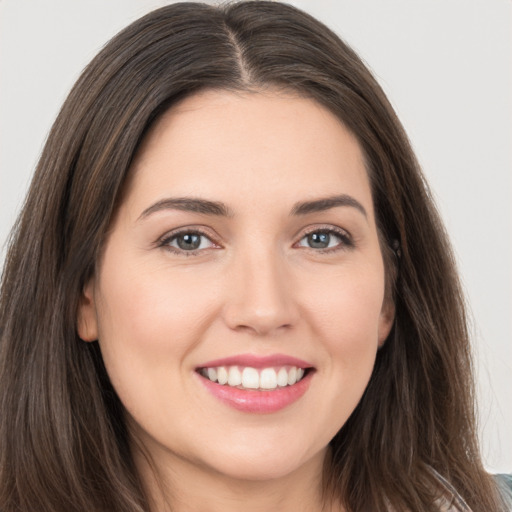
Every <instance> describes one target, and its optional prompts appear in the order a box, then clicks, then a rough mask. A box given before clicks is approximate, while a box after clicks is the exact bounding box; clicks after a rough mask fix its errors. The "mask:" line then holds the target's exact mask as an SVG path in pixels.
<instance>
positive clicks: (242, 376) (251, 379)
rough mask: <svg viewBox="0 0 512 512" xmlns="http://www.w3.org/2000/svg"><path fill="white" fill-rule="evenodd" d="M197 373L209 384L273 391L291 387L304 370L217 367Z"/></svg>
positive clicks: (290, 368)
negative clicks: (216, 383)
mask: <svg viewBox="0 0 512 512" xmlns="http://www.w3.org/2000/svg"><path fill="white" fill-rule="evenodd" d="M199 373H200V374H201V375H202V376H203V377H206V378H207V379H209V380H210V381H211V382H218V383H219V384H221V385H223V386H231V387H234V388H238V389H257V390H273V389H278V388H284V387H286V386H293V385H294V384H296V383H297V382H299V381H300V380H301V379H302V378H303V377H304V374H305V370H304V368H300V367H296V366H282V367H280V368H279V367H278V368H273V367H270V368H260V369H257V368H252V367H250V366H246V367H240V366H229V367H226V366H217V367H209V368H201V369H200V370H199Z"/></svg>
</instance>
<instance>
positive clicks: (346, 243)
mask: <svg viewBox="0 0 512 512" xmlns="http://www.w3.org/2000/svg"><path fill="white" fill-rule="evenodd" d="M315 233H318V234H327V235H330V236H332V235H334V236H335V237H337V238H338V239H339V240H340V242H339V243H338V244H337V245H335V246H334V247H326V248H322V249H321V248H317V249H315V248H313V247H305V246H300V247H304V248H305V249H309V250H311V251H313V252H314V253H316V254H318V253H320V254H326V253H334V252H338V251H342V250H348V249H352V248H354V247H355V244H354V241H353V239H352V237H351V236H350V234H349V233H348V232H347V231H345V230H343V229H340V228H334V227H333V226H329V227H315V228H311V229H309V230H307V231H305V232H304V234H303V235H302V236H301V238H300V240H299V241H298V242H296V243H295V244H294V247H296V246H297V244H299V243H300V242H301V241H302V240H303V239H305V238H306V237H308V236H310V235H312V234H315ZM184 235H192V236H199V237H204V238H206V239H208V240H209V241H210V243H211V244H212V246H213V248H219V247H220V245H218V244H216V243H215V242H214V241H213V240H212V237H211V235H209V234H208V233H206V232H205V231H201V230H199V229H182V230H179V231H174V232H172V233H169V234H167V235H165V236H164V237H163V238H161V239H160V240H158V241H157V246H158V247H162V248H164V249H166V250H168V251H169V252H172V253H174V254H177V255H179V256H185V257H190V256H198V255H199V254H200V253H201V252H202V251H204V250H206V248H203V249H201V248H198V249H193V250H185V249H180V248H177V247H173V246H171V245H170V244H171V243H172V242H173V241H175V240H177V239H178V238H179V237H180V236H184ZM210 248H212V247H208V249H210Z"/></svg>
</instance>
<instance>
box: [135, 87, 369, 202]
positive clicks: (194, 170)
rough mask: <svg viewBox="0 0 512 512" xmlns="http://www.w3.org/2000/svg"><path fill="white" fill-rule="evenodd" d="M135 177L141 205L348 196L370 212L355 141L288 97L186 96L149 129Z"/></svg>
mask: <svg viewBox="0 0 512 512" xmlns="http://www.w3.org/2000/svg"><path fill="white" fill-rule="evenodd" d="M131 176H132V179H131V182H130V186H129V187H128V197H129V198H131V199H133V200H136V201H137V202H139V201H141V202H143V201H146V202H147V201H149V200H151V199H157V198H159V197H163V196H165V195H167V194H172V195H174V196H176V195H181V196H189V195H193V196H204V197H208V198H213V199H215V200H221V201H225V202H227V203H233V202H234V203H237V202H239V203H240V204H241V205H244V204H247V202H251V201H260V202H261V201H263V202H265V200H266V199H268V202H269V205H270V204H271V203H273V202H275V200H276V198H277V197H279V198H280V202H282V204H286V203H287V202H289V203H290V204H291V203H293V202H295V201H296V200H297V199H308V198H314V197H316V196H328V195H333V194H335V193H345V194H347V193H348V194H354V195H357V196H358V199H359V200H360V201H363V202H365V203H366V206H367V208H368V209H369V210H370V211H371V193H370V187H369V182H368V176H367V172H366V168H365V163H364V157H363V154H362V151H361V148H360V146H359V144H358V142H357V139H356V138H355V137H354V136H353V135H352V134H351V133H350V132H349V130H348V129H347V128H346V127H345V126H344V125H343V123H342V122H341V121H340V120H339V119H338V118H337V117H336V116H335V115H333V114H332V113H331V112H330V111H329V110H327V109H326V108H325V107H323V106H322V105H320V104H319V103H317V102H315V101H314V100H311V99H308V98H304V97H300V96H298V95H293V94H290V93H283V92H265V93H261V92H258V93H233V92H228V91H207V92H202V93H200V94H196V95H194V96H191V97H189V98H187V99H185V100H184V101H182V102H181V103H179V104H178V105H175V106H174V107H172V108H171V109H170V110H169V111H167V112H166V113H165V114H164V115H163V116H162V117H161V118H160V119H159V120H158V121H157V123H156V124H155V125H154V126H153V127H152V129H151V130H150V131H149V132H148V134H147V136H146V137H145V139H144V141H143V143H142V145H141V147H140V149H139V151H138V153H137V155H136V158H135V160H134V163H133V165H132V169H131ZM297 196H301V197H297ZM140 206H141V207H142V206H143V205H142V204H141V205H140ZM235 206H236V205H235Z"/></svg>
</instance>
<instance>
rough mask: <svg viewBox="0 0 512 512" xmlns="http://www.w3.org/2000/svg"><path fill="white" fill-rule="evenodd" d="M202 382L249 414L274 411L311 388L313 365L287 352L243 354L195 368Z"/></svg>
mask: <svg viewBox="0 0 512 512" xmlns="http://www.w3.org/2000/svg"><path fill="white" fill-rule="evenodd" d="M196 374H197V375H198V378H199V379H200V382H201V384H202V385H203V386H204V387H205V389H206V390H207V391H208V392H210V393H211V394H212V395H213V396H215V397H216V398H217V399H219V400H220V401H222V402H223V403H225V404H227V405H229V406H230V407H233V408H235V409H237V410H240V411H243V412H248V413H272V412H276V411H279V410H281V409H284V408H285V407H287V406H289V405H291V404H292V403H294V402H296V401H297V400H299V399H300V398H301V397H302V396H303V395H304V393H306V391H307V390H308V388H309V385H310V383H311V379H312V377H313V374H314V368H313V366H312V365H311V364H310V363H308V362H307V361H304V360H302V359H297V358H295V357H291V356H287V355H284V354H273V355H270V356H256V355H253V354H241V355H237V356H231V357H226V358H222V359H216V360H212V361H208V362H206V363H204V364H201V365H200V366H198V367H197V368H196Z"/></svg>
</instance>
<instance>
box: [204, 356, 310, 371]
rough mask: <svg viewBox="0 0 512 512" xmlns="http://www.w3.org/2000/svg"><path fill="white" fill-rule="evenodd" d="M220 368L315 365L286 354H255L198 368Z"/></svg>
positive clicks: (205, 364)
mask: <svg viewBox="0 0 512 512" xmlns="http://www.w3.org/2000/svg"><path fill="white" fill-rule="evenodd" d="M219 366H250V367H251V368H269V367H271V366H296V367H297V368H311V367H312V366H313V365H312V364H311V363H308V362H307V361H304V360H303V359H298V358H296V357H292V356H288V355H286V354H271V355H267V356H259V355H255V354H239V355H235V356H229V357H223V358H221V359H215V360H213V361H208V362H206V363H203V364H201V365H199V366H198V368H215V367H219Z"/></svg>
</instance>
